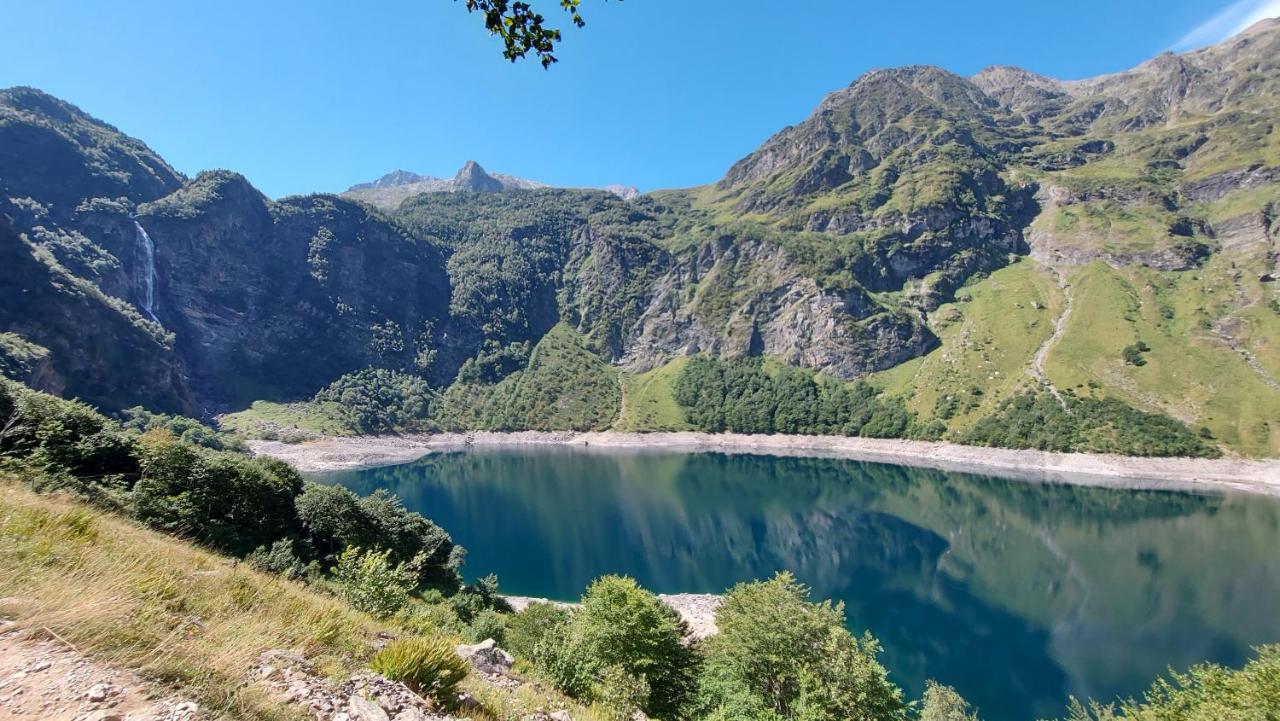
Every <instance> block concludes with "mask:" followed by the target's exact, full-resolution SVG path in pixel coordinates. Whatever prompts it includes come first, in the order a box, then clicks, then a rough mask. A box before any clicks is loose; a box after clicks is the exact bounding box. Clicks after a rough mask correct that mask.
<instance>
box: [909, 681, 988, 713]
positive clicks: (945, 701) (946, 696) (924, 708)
mask: <svg viewBox="0 0 1280 721" xmlns="http://www.w3.org/2000/svg"><path fill="white" fill-rule="evenodd" d="M919 718H920V721H978V715H977V714H976V713H973V712H972V711H970V710H969V703H968V702H967V701H965V700H964V698H963V697H961V696H960V694H958V693H956V690H955V689H954V688H951V687H950V686H943V685H942V684H940V683H938V682H936V681H932V680H930V681H927V682H925V685H924V698H922V699H921V700H920V717H919Z"/></svg>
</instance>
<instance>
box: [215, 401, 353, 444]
mask: <svg viewBox="0 0 1280 721" xmlns="http://www.w3.org/2000/svg"><path fill="white" fill-rule="evenodd" d="M218 427H219V428H221V429H222V430H224V431H231V432H233V433H237V434H239V435H241V436H244V437H246V438H262V439H271V440H295V439H296V440H302V439H304V438H308V437H312V436H346V435H351V431H350V430H349V429H348V428H347V427H346V426H345V425H344V424H343V423H342V422H341V421H339V420H337V419H336V418H335V417H333V416H332V415H330V414H328V413H326V412H325V409H324V407H323V406H322V405H317V404H315V403H310V402H300V403H276V402H273V401H254V402H253V405H251V406H249V407H248V408H246V409H244V410H242V411H237V412H235V413H227V414H225V415H221V416H218Z"/></svg>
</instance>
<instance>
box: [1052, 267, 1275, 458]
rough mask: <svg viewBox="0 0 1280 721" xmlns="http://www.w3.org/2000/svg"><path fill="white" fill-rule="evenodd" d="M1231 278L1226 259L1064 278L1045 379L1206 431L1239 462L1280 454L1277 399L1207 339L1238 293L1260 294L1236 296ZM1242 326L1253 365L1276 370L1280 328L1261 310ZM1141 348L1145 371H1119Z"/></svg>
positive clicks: (1081, 272)
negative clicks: (1128, 353) (1062, 322)
mask: <svg viewBox="0 0 1280 721" xmlns="http://www.w3.org/2000/svg"><path fill="white" fill-rule="evenodd" d="M1236 275H1237V270H1236V269H1233V268H1232V261H1231V259H1229V258H1225V257H1222V256H1214V257H1213V258H1212V259H1211V260H1210V261H1209V262H1208V263H1207V264H1206V266H1205V267H1204V268H1203V269H1198V270H1192V271H1180V272H1160V271H1155V270H1151V269H1145V268H1128V269H1124V270H1117V269H1114V268H1111V267H1109V266H1107V265H1104V264H1102V263H1094V264H1092V265H1089V266H1085V267H1083V268H1080V269H1078V270H1076V271H1075V272H1074V273H1072V274H1071V277H1070V281H1071V284H1072V291H1071V292H1072V297H1073V299H1074V306H1075V310H1074V311H1073V313H1072V316H1071V319H1070V322H1069V323H1068V326H1067V329H1066V332H1065V334H1064V335H1063V337H1062V338H1061V340H1060V342H1059V343H1058V344H1057V345H1056V346H1055V347H1054V349H1053V351H1052V352H1051V353H1050V355H1049V357H1048V361H1047V370H1048V374H1049V377H1050V379H1051V380H1052V381H1053V382H1054V383H1055V384H1056V385H1058V386H1059V387H1064V388H1074V389H1075V390H1076V392H1077V393H1082V394H1088V393H1093V394H1112V395H1115V396H1117V397H1119V398H1121V399H1122V400H1124V401H1126V402H1128V403H1130V404H1132V405H1134V406H1137V407H1138V408H1141V409H1144V410H1151V411H1159V412H1163V413H1165V414H1167V415H1170V416H1173V417H1174V418H1177V419H1179V420H1182V421H1183V422H1185V423H1187V424H1188V425H1191V426H1192V427H1193V428H1199V427H1201V426H1205V427H1208V428H1209V429H1210V430H1211V431H1212V433H1213V435H1214V437H1215V438H1217V439H1218V440H1219V441H1221V442H1222V443H1224V444H1225V445H1226V446H1228V447H1229V448H1231V449H1234V450H1235V451H1237V452H1239V453H1241V454H1243V455H1247V456H1266V455H1275V454H1277V453H1280V392H1278V391H1276V390H1275V389H1274V388H1272V387H1270V386H1268V385H1267V384H1266V383H1265V382H1264V381H1263V380H1262V379H1261V378H1260V376H1259V375H1258V373H1257V372H1255V371H1254V370H1253V369H1252V368H1250V367H1249V366H1248V365H1247V364H1246V363H1245V361H1244V360H1243V359H1242V358H1241V357H1240V355H1238V354H1237V353H1236V352H1235V351H1233V350H1231V349H1230V348H1228V347H1226V346H1225V345H1224V344H1223V343H1222V342H1221V341H1220V340H1219V339H1218V338H1217V337H1216V336H1215V335H1214V334H1213V333H1212V331H1211V329H1210V328H1211V327H1212V325H1213V323H1214V322H1216V321H1218V320H1219V319H1221V318H1223V317H1225V316H1227V315H1229V314H1231V313H1233V312H1237V309H1238V308H1239V307H1240V305H1241V301H1240V297H1239V296H1237V290H1236V289H1237V287H1239V292H1240V293H1243V294H1245V295H1246V296H1247V295H1248V293H1250V292H1254V293H1260V292H1262V290H1261V289H1260V288H1258V287H1255V288H1253V289H1250V288H1249V287H1248V286H1247V285H1244V284H1243V283H1241V285H1240V286H1237V282H1238V281H1237V279H1236ZM1241 275H1248V274H1241ZM1253 278H1254V279H1255V280H1256V275H1254V276H1253ZM1266 314H1271V315H1270V316H1267V315H1266ZM1244 319H1245V323H1246V327H1247V328H1248V332H1247V334H1246V337H1247V338H1248V342H1249V345H1250V346H1251V347H1252V348H1254V349H1255V355H1257V356H1259V358H1260V360H1261V361H1262V362H1263V363H1264V365H1267V366H1268V367H1269V368H1275V369H1280V354H1277V352H1276V343H1277V339H1280V319H1277V318H1276V317H1275V314H1274V312H1273V311H1272V310H1271V309H1270V308H1266V307H1264V306H1262V305H1261V304H1259V305H1258V306H1256V307H1251V308H1249V309H1247V311H1246V312H1245V313H1244ZM1139 340H1141V341H1143V342H1144V343H1146V344H1147V345H1148V346H1150V349H1151V350H1150V351H1148V352H1146V353H1143V358H1144V360H1146V364H1145V365H1142V366H1134V365H1131V364H1128V363H1125V362H1124V360H1123V359H1122V357H1121V353H1122V352H1123V349H1124V347H1125V346H1128V345H1131V344H1134V343H1136V342H1137V341H1139ZM1273 375H1274V373H1273Z"/></svg>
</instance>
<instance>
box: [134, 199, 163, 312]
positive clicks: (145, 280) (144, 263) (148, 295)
mask: <svg viewBox="0 0 1280 721" xmlns="http://www.w3.org/2000/svg"><path fill="white" fill-rule="evenodd" d="M133 227H134V228H135V229H137V231H138V232H137V240H138V273H137V276H138V280H139V282H140V284H141V286H142V287H141V291H142V292H141V293H140V294H139V295H140V296H141V301H142V310H143V311H145V312H146V314H147V315H148V316H150V317H151V320H158V319H157V318H156V312H155V307H156V246H155V243H152V242H151V236H149V235H147V231H146V229H145V228H143V227H142V224H141V223H139V222H138V221H136V220H135V221H133Z"/></svg>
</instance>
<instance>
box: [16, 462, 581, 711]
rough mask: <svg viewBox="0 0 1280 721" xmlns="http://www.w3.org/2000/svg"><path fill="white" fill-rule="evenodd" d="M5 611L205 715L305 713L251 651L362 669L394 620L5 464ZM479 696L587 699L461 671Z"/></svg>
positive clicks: (509, 702)
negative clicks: (48, 487)
mask: <svg viewBox="0 0 1280 721" xmlns="http://www.w3.org/2000/svg"><path fill="white" fill-rule="evenodd" d="M0 548H3V549H4V550H3V552H0V617H7V618H10V619H12V620H14V621H15V622H16V624H17V627H18V628H19V629H20V630H24V631H28V632H31V633H33V634H46V635H56V637H57V638H59V639H60V640H62V641H63V642H65V643H67V644H69V645H71V646H73V647H74V648H75V649H76V650H77V651H80V652H82V653H85V654H88V655H90V656H92V657H93V658H94V659H95V660H97V661H99V662H102V663H105V664H108V665H111V666H114V667H117V668H121V669H127V670H132V671H136V672H138V673H139V674H141V675H142V676H143V677H144V678H146V679H148V680H150V681H153V682H155V683H157V684H159V685H160V686H162V687H165V688H168V689H171V690H173V691H175V692H177V691H180V692H181V693H182V694H183V695H185V696H187V697H190V698H192V699H193V700H195V701H196V702H197V703H199V704H200V706H201V708H202V709H203V710H204V712H205V713H206V714H208V717H210V718H223V719H281V720H283V719H302V718H306V716H305V714H303V713H302V710H301V709H300V708H298V707H291V706H283V705H280V704H278V703H275V702H273V701H272V700H271V699H269V698H268V697H267V696H266V695H265V693H264V692H263V690H262V689H261V688H260V687H259V686H257V685H256V684H247V683H245V681H246V679H247V677H248V674H249V672H250V670H251V669H252V668H253V666H254V665H255V663H256V662H257V661H258V657H259V655H260V654H261V653H262V652H263V651H266V650H269V649H274V648H288V649H295V650H299V651H301V652H303V653H304V654H306V655H307V656H308V657H309V658H310V660H311V661H312V662H313V663H315V664H316V667H317V668H318V669H319V670H320V671H321V672H322V673H324V674H325V675H327V676H330V677H332V678H334V679H335V680H337V679H340V678H345V677H346V676H347V675H348V674H349V673H351V672H353V671H356V670H359V669H363V668H365V666H366V665H367V662H368V660H369V658H370V657H371V656H372V654H373V652H374V648H373V641H374V640H375V639H376V637H377V635H378V634H379V633H390V634H393V635H394V634H398V633H399V632H400V631H401V630H402V629H399V628H396V627H394V626H391V625H388V624H386V623H383V622H380V621H377V620H375V619H374V618H372V617H370V616H368V615H365V614H363V613H359V612H357V611H354V610H353V609H351V608H350V607H348V606H347V605H346V604H344V603H342V602H341V601H339V600H338V599H336V598H332V597H330V596H327V595H325V594H322V593H319V592H317V591H315V590H313V589H310V588H308V587H306V586H304V585H302V584H299V583H294V582H290V581H285V580H282V579H281V578H279V577H276V576H271V575H267V574H262V573H258V572H256V571H253V570H252V569H250V568H248V567H247V566H245V565H244V564H237V563H235V562H234V561H232V560H231V559H228V558H225V557H222V556H218V555H216V554H213V553H210V552H207V551H204V550H201V549H199V548H196V547H194V546H192V545H190V544H188V543H186V542H184V541H181V540H179V539H174V538H170V537H167V536H164V535H161V534H159V533H156V532H154V531H151V530H149V529H146V528H143V527H141V526H139V525H137V524H136V523H133V522H131V521H129V520H127V519H124V518H121V517H119V516H115V515H113V514H110V513H108V512H105V511H102V510H99V509H96V508H93V507H90V506H87V505H85V504H83V503H81V502H79V501H77V500H75V499H72V498H69V497H65V496H56V495H39V494H36V493H35V492H33V491H31V490H30V489H29V488H28V487H27V486H26V484H24V483H22V482H21V481H19V480H17V479H15V478H13V477H11V476H5V475H2V474H0ZM463 687H464V689H465V690H467V691H468V692H470V693H471V694H472V695H473V696H475V697H476V698H477V699H478V700H480V701H481V703H482V704H483V708H481V709H476V710H473V711H469V712H468V713H466V714H465V715H466V716H468V717H471V718H475V719H483V720H485V721H507V720H508V719H511V720H515V719H519V718H521V717H522V716H524V715H527V714H529V713H531V712H533V711H536V710H540V709H557V708H569V709H570V710H571V712H572V713H573V717H574V718H575V719H579V718H580V719H585V720H587V721H590V720H591V719H594V718H596V716H595V715H594V714H593V713H592V712H591V710H589V709H585V708H583V707H581V706H579V705H578V704H575V703H573V702H571V701H569V700H568V699H565V698H564V697H563V696H560V695H559V694H557V693H555V692H554V691H550V690H548V689H542V688H539V687H537V686H532V685H531V686H527V687H524V688H521V689H516V690H508V689H498V688H495V687H493V686H489V685H487V684H484V683H483V682H481V681H479V680H476V679H471V678H468V679H467V680H466V682H464V686H463Z"/></svg>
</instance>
